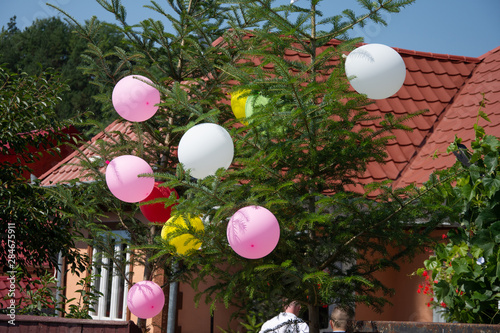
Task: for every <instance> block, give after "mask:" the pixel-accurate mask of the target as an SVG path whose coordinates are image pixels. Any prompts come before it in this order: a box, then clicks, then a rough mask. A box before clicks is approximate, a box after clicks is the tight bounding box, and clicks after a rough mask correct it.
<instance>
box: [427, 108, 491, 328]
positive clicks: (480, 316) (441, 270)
mask: <svg viewBox="0 0 500 333" xmlns="http://www.w3.org/2000/svg"><path fill="white" fill-rule="evenodd" d="M480 116H481V117H482V118H484V119H486V120H488V117H487V116H486V115H485V114H484V113H483V112H480ZM488 121H489V120H488ZM474 130H475V133H476V137H475V140H474V141H472V143H471V151H470V152H469V150H468V149H467V148H466V147H465V146H464V145H463V144H462V143H461V141H462V140H461V139H460V138H455V141H454V142H453V143H452V144H451V145H450V147H449V148H448V151H449V152H454V153H455V154H456V156H457V163H456V164H455V165H454V166H453V167H452V168H450V169H448V170H445V171H443V172H442V174H441V177H444V175H447V174H448V175H450V174H451V175H456V177H453V180H454V182H456V185H455V186H452V185H451V182H450V183H448V184H447V185H446V186H442V187H440V190H439V192H437V193H436V196H439V197H441V198H442V199H443V200H446V202H447V203H448V205H449V206H452V207H454V208H456V212H457V214H453V215H451V219H450V223H457V224H459V226H457V227H454V228H452V229H451V230H450V231H449V232H448V234H447V237H445V241H443V242H440V243H438V244H437V245H436V247H435V249H434V252H435V253H434V254H433V255H432V256H430V257H429V259H428V260H426V261H425V262H424V266H425V267H424V268H421V269H419V271H418V272H417V273H418V274H420V275H425V276H426V277H427V278H426V279H427V281H428V285H429V291H430V294H431V295H432V296H433V298H432V301H431V302H430V303H429V305H430V306H432V307H435V308H438V309H440V310H441V312H442V313H443V315H444V317H445V318H446V320H447V321H450V322H452V321H457V322H463V323H482V324H498V323H500V310H499V307H498V306H499V304H500V284H499V279H500V264H499V263H500V260H499V258H500V245H499V244H500V211H499V207H498V205H499V199H500V166H499V161H500V140H499V139H498V138H497V137H494V136H491V135H486V134H485V131H484V129H483V128H482V127H481V126H479V125H478V124H476V125H474ZM436 191H437V190H436Z"/></svg>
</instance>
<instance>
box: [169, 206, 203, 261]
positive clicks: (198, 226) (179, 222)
mask: <svg viewBox="0 0 500 333" xmlns="http://www.w3.org/2000/svg"><path fill="white" fill-rule="evenodd" d="M185 219H186V217H184V216H182V215H176V216H172V217H171V218H170V219H168V221H167V222H166V223H165V225H164V226H163V228H162V229H161V238H163V239H164V240H167V239H168V238H169V235H170V234H173V233H175V232H177V230H178V229H180V228H182V229H184V228H187V225H186V220H185ZM187 219H188V220H189V224H190V225H191V227H193V228H194V229H195V230H196V231H203V230H205V228H204V226H203V222H202V221H201V219H200V218H199V217H197V216H194V217H193V216H191V215H188V216H187ZM169 244H170V245H173V246H174V247H175V250H176V251H177V253H179V254H181V255H184V254H186V252H188V251H191V250H198V249H199V248H200V247H201V241H200V240H199V239H197V238H195V237H194V236H193V235H191V234H188V233H186V234H182V235H179V236H176V237H174V238H172V239H170V240H169Z"/></svg>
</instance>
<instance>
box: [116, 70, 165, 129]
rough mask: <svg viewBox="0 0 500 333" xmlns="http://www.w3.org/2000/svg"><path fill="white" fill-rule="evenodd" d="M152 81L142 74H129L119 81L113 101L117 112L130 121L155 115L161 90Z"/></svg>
mask: <svg viewBox="0 0 500 333" xmlns="http://www.w3.org/2000/svg"><path fill="white" fill-rule="evenodd" d="M151 84H152V81H151V80H150V79H148V78H147V77H144V76H141V75H129V76H126V77H124V78H123V79H121V80H120V81H118V83H117V84H116V85H115V87H114V89H113V95H112V101H113V106H114V108H115V110H116V112H117V113H118V114H119V115H120V116H122V118H124V119H126V120H129V121H145V120H148V119H149V118H151V117H152V116H154V115H155V113H156V111H157V110H158V106H157V105H156V104H158V103H160V92H159V91H158V90H157V89H156V88H155V87H153V86H151Z"/></svg>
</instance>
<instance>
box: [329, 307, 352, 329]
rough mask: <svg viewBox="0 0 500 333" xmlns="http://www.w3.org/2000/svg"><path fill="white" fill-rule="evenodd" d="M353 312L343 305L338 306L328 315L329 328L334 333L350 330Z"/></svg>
mask: <svg viewBox="0 0 500 333" xmlns="http://www.w3.org/2000/svg"><path fill="white" fill-rule="evenodd" d="M353 321H354V310H353V309H352V308H351V307H349V306H345V305H338V306H336V307H335V308H334V309H333V310H332V313H331V314H330V326H331V328H332V329H333V331H334V332H346V331H349V330H350V329H352V324H353Z"/></svg>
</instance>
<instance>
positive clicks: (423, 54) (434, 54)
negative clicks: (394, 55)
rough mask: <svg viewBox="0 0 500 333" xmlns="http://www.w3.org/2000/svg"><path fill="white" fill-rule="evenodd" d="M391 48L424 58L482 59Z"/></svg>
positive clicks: (479, 60)
mask: <svg viewBox="0 0 500 333" xmlns="http://www.w3.org/2000/svg"><path fill="white" fill-rule="evenodd" d="M393 49H394V50H396V51H397V52H398V53H400V54H407V55H412V56H419V57H424V58H434V59H443V60H455V61H462V62H472V63H479V62H481V60H482V59H481V58H478V57H467V56H459V55H453V54H446V53H433V52H424V51H416V50H409V49H402V48H399V47H393ZM490 52H491V51H490Z"/></svg>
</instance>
